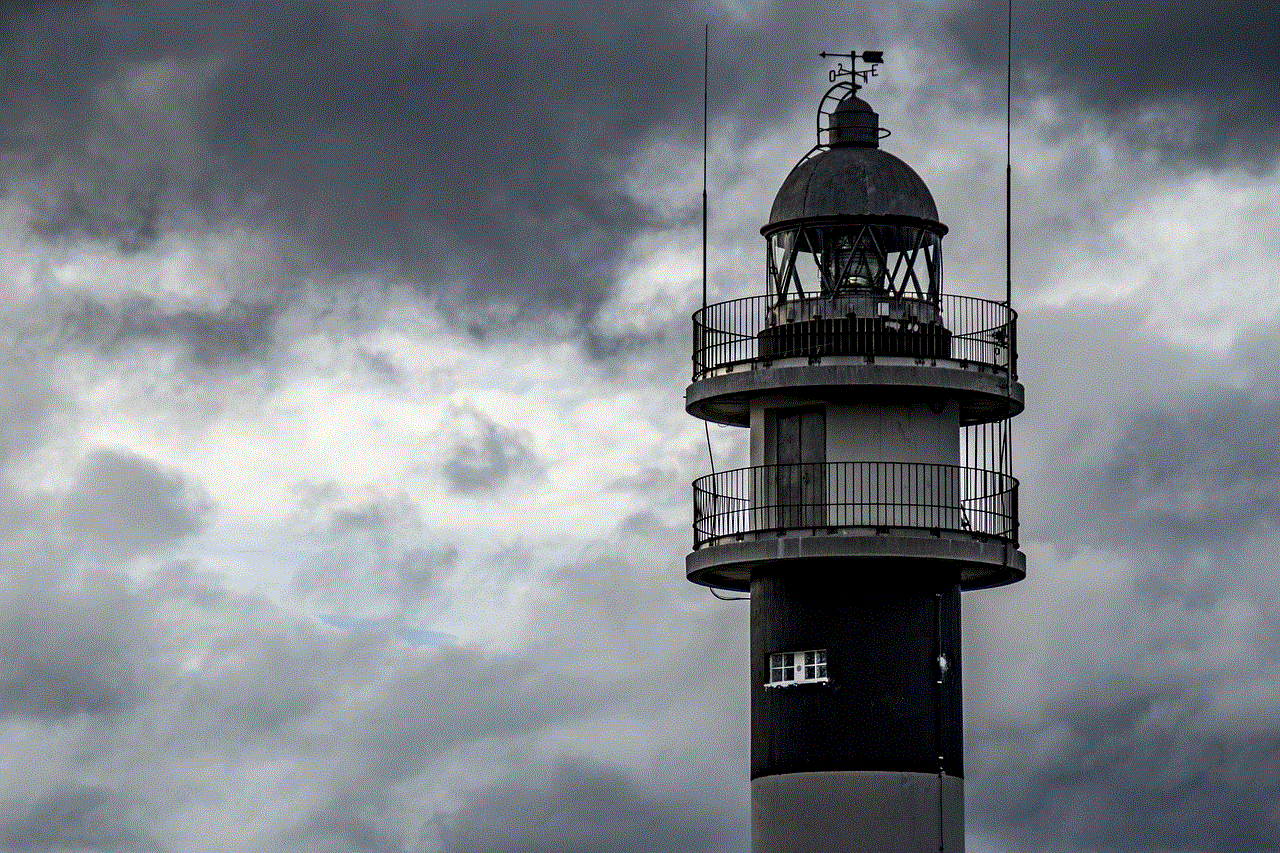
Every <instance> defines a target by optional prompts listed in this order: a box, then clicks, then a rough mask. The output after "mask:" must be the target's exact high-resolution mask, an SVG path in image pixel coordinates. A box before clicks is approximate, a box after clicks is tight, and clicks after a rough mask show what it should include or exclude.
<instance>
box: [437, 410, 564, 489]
mask: <svg viewBox="0 0 1280 853" xmlns="http://www.w3.org/2000/svg"><path fill="white" fill-rule="evenodd" d="M445 432H446V434H447V436H448V437H447V443H448V448H447V449H446V451H445V458H444V464H443V468H442V473H443V474H444V478H445V481H446V482H447V483H448V484H449V488H451V489H452V490H453V491H454V492H457V493H459V494H476V493H479V492H487V491H491V490H493V489H498V488H501V487H502V486H504V485H506V484H507V483H508V482H510V481H511V480H512V478H514V477H516V476H518V475H523V474H532V473H536V472H537V471H539V470H540V469H541V463H540V462H539V461H538V457H537V455H536V454H535V453H534V452H533V448H532V447H530V445H529V442H530V437H529V435H528V433H526V432H524V431H523V430H518V429H512V428H511V427H507V426H504V425H502V424H500V423H497V422H495V421H494V420H493V419H492V418H490V417H489V416H488V415H486V414H485V413H484V412H481V411H479V410H478V409H476V408H474V407H472V406H455V407H453V408H451V409H450V411H449V414H448V415H447V416H446V425H445Z"/></svg>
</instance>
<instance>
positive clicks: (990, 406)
mask: <svg viewBox="0 0 1280 853" xmlns="http://www.w3.org/2000/svg"><path fill="white" fill-rule="evenodd" d="M868 393H880V394H886V395H895V396H897V395H901V396H906V395H919V396H921V397H923V396H929V395H932V396H938V397H946V398H951V399H955V400H956V401H957V403H958V405H959V409H960V423H961V425H962V426H968V425H970V424H979V423H991V422H993V421H1000V420H1004V419H1005V418H1009V417H1013V416H1014V415H1016V414H1018V413H1019V412H1021V411H1022V409H1023V405H1024V403H1023V389H1022V384H1021V383H1019V382H1017V381H1016V380H1015V381H1010V379H1009V376H1008V373H1007V372H1006V371H1004V370H1003V369H1000V368H996V367H992V366H990V365H987V364H983V363H981V362H971V361H960V360H957V359H944V358H935V359H922V358H915V357H907V356H875V357H866V356H826V357H809V358H786V359H777V360H775V361H769V362H766V361H759V360H756V361H748V362H742V363H739V364H735V365H725V366H722V367H720V368H718V369H717V370H715V371H713V372H708V373H707V375H706V376H705V377H704V378H702V379H699V380H697V381H695V382H692V383H691V384H690V385H689V387H688V389H687V390H686V391H685V409H686V410H687V411H688V412H689V414H691V415H694V416H695V417H699V418H702V419H703V420H707V421H712V422H713V423H721V424H726V425H730V426H747V425H748V421H749V416H750V401H751V399H752V398H753V397H759V396H763V395H773V394H777V395H787V396H794V397H815V398H819V399H823V400H831V401H836V400H840V399H847V398H865V397H866V395H867V394H868Z"/></svg>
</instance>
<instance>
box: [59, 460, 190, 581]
mask: <svg viewBox="0 0 1280 853" xmlns="http://www.w3.org/2000/svg"><path fill="white" fill-rule="evenodd" d="M208 509H209V506H208V501H207V499H206V498H205V497H204V496H203V495H202V494H201V493H200V491H199V490H198V489H196V488H194V487H193V486H191V485H190V484H188V483H187V482H185V480H184V479H183V478H182V476H181V475H180V474H178V473H176V472H166V471H161V470H160V469H159V468H158V467H156V465H155V463H153V462H152V461H151V460H149V459H147V458H145V457H142V456H138V455H136V454H133V453H126V452H120V451H115V450H96V451H94V452H93V453H91V454H90V455H89V456H88V458H86V459H85V461H84V463H83V464H82V466H81V468H80V471H79V474H78V476H77V478H76V481H75V483H74V485H73V486H72V487H71V491H70V492H68V494H67V498H66V519H67V523H68V525H69V527H70V528H71V530H72V531H73V532H74V533H75V534H77V535H78V536H80V537H82V538H83V540H84V541H85V543H86V544H88V545H90V546H91V547H93V548H96V549H99V550H100V551H101V552H102V553H103V554H105V555H110V556H117V557H123V558H128V557H131V556H133V555H134V554H137V553H140V552H143V551H148V550H151V549H153V548H159V547H164V546H168V545H173V544H176V543H177V542H179V541H181V540H182V539H185V538H186V537H188V536H191V535H193V534H195V533H197V532H199V530H200V529H201V527H202V526H203V523H204V516H205V514H206V512H207V511H208Z"/></svg>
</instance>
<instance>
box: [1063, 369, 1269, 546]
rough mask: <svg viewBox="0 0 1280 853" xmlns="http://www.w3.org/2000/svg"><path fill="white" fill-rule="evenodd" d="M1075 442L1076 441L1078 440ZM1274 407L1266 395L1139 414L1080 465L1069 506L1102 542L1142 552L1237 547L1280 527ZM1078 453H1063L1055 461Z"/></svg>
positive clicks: (1220, 397) (1227, 395)
mask: <svg viewBox="0 0 1280 853" xmlns="http://www.w3.org/2000/svg"><path fill="white" fill-rule="evenodd" d="M1077 437H1078V436H1077ZM1277 448H1280V407H1278V406H1277V400H1276V396H1275V394H1274V393H1272V392H1271V391H1269V390H1267V389H1265V388H1255V389H1252V390H1250V391H1249V392H1243V391H1234V390H1218V391H1211V392H1205V395H1204V396H1202V397H1195V398H1191V399H1186V400H1184V401H1183V405H1181V406H1178V407H1174V408H1152V407H1147V408H1142V409H1138V410H1137V411H1135V412H1133V413H1131V414H1129V415H1127V416H1126V420H1125V421H1124V422H1123V423H1122V424H1121V425H1120V427H1119V430H1118V434H1117V435H1116V436H1115V437H1114V438H1113V439H1111V440H1110V442H1109V444H1108V445H1107V446H1105V447H1103V448H1088V449H1087V452H1088V453H1090V454H1096V456H1091V457H1090V458H1088V459H1086V460H1084V466H1083V470H1081V471H1080V472H1079V475H1078V477H1077V478H1076V479H1075V482H1078V483H1079V484H1080V486H1079V490H1078V491H1076V492H1074V494H1073V499H1074V500H1073V503H1074V504H1075V505H1076V507H1077V508H1078V510H1083V513H1084V515H1085V517H1086V518H1087V519H1088V521H1089V523H1088V524H1087V525H1085V526H1084V527H1083V528H1081V529H1079V530H1078V531H1077V535H1078V534H1079V533H1081V532H1084V533H1086V535H1085V536H1084V537H1082V538H1084V539H1085V540H1086V541H1098V538H1097V536H1089V535H1087V531H1090V530H1093V531H1096V533H1097V534H1100V535H1101V537H1102V541H1110V542H1121V543H1125V544H1128V545H1131V546H1134V547H1138V548H1140V549H1149V548H1151V547H1170V546H1174V547H1182V548H1186V547H1195V546H1197V545H1199V546H1203V545H1211V544H1219V543H1224V542H1234V541H1238V539H1239V537H1240V536H1242V535H1246V534H1249V533H1251V532H1255V531H1257V530H1259V529H1263V530H1265V529H1273V530H1274V529H1276V528H1280V453H1277ZM1073 450H1074V452H1075V453H1077V454H1078V453H1079V452H1080V449H1079V448H1074V449H1071V448H1064V453H1063V454H1062V457H1061V458H1062V459H1063V460H1064V461H1065V460H1066V459H1069V458H1071V455H1072V453H1073Z"/></svg>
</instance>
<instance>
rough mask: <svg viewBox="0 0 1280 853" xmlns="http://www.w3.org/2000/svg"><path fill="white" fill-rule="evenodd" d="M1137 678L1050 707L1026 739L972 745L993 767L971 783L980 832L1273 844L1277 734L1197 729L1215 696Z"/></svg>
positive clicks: (1094, 840) (1017, 839) (1128, 842)
mask: <svg viewBox="0 0 1280 853" xmlns="http://www.w3.org/2000/svg"><path fill="white" fill-rule="evenodd" d="M1131 678H1132V676H1130V678H1128V679H1126V678H1111V679H1106V680H1101V681H1099V682H1097V683H1095V684H1094V685H1093V686H1092V689H1089V690H1081V691H1080V692H1079V693H1078V694H1077V695H1075V696H1074V697H1072V698H1071V700H1070V701H1069V702H1067V703H1065V704H1063V705H1060V706H1056V707H1052V706H1051V707H1049V708H1047V709H1045V711H1046V712H1045V714H1044V716H1043V717H1042V719H1041V720H1040V725H1039V726H1037V727H1036V728H1034V729H1032V730H1031V731H1029V732H1028V731H1026V730H1015V731H1013V732H1010V733H1008V734H1009V735H1010V736H1009V737H1008V738H1007V739H1006V740H1001V739H999V737H998V736H997V738H995V739H994V742H993V741H988V740H986V738H985V737H984V735H985V733H982V734H980V735H979V737H977V738H975V739H974V740H975V743H974V745H973V746H974V747H975V748H974V749H972V751H971V755H972V754H974V753H977V754H976V755H975V758H976V759H977V760H976V761H975V762H974V763H976V764H986V763H987V762H988V761H990V765H988V766H984V767H982V768H981V769H980V770H978V771H977V775H978V776H979V777H985V778H983V779H982V781H980V782H978V783H977V784H975V785H972V786H971V787H970V793H969V796H970V807H969V811H970V813H971V814H975V815H977V816H978V822H979V825H980V826H982V827H984V828H985V827H991V826H998V827H1000V832H1001V834H1002V835H1003V836H1004V837H1005V839H1006V843H1008V842H1013V844H1012V845H1011V846H1012V847H1013V849H1025V850H1036V849H1040V850H1043V849H1057V850H1062V849H1068V850H1203V851H1209V850H1213V851H1224V853H1225V851H1241V852H1242V853H1243V851H1256V850H1270V849H1274V845H1275V841H1276V837H1277V835H1278V834H1280V824H1278V822H1277V819H1276V814H1277V809H1280V797H1277V796H1276V793H1275V790H1274V785H1273V784H1272V782H1273V780H1275V779H1276V778H1277V776H1278V775H1280V747H1278V746H1277V745H1276V743H1275V739H1274V737H1273V736H1272V735H1271V733H1269V732H1267V733H1241V734H1231V733H1204V732H1199V731H1196V728H1195V724H1196V720H1195V713H1196V712H1197V711H1199V710H1201V709H1202V707H1203V706H1204V705H1205V704H1206V703H1207V701H1208V696H1206V695H1201V696H1199V697H1196V696H1195V694H1196V693H1201V694H1207V693H1209V690H1208V689H1205V688H1201V689H1199V690H1187V691H1184V690H1181V689H1179V688H1180V686H1179V685H1176V684H1171V685H1169V687H1170V688H1171V689H1169V690H1167V691H1161V692H1158V693H1152V692H1150V691H1147V690H1135V689H1133V688H1132V686H1129V685H1127V684H1126V682H1127V681H1130V680H1131ZM1186 693H1190V694H1192V697H1191V698H1190V699H1189V698H1188V696H1187V695H1185V694H1186ZM984 750H989V751H990V752H991V753H993V754H995V755H998V756H999V758H997V759H996V760H994V761H991V759H990V758H989V757H988V756H986V755H984V754H983V751H984ZM1019 752H1021V755H1022V756H1024V757H1030V756H1035V758H1036V760H1035V761H1027V760H1025V758H1023V757H1020V756H1019V755H1018V753H1019ZM972 773H973V771H971V774H972Z"/></svg>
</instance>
